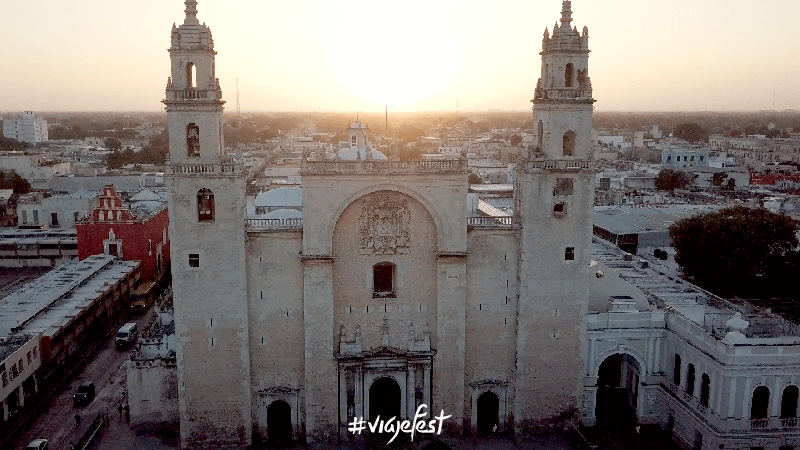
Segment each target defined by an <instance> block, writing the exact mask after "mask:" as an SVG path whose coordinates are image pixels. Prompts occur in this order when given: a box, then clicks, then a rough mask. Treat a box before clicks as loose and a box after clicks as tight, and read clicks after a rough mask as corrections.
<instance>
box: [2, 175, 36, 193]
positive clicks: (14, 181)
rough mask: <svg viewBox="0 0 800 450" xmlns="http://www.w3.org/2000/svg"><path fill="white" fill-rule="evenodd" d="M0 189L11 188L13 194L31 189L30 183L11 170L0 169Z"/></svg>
mask: <svg viewBox="0 0 800 450" xmlns="http://www.w3.org/2000/svg"><path fill="white" fill-rule="evenodd" d="M0 189H13V190H14V193H15V194H27V193H28V192H30V191H31V184H30V183H28V180H26V179H25V178H22V177H21V176H19V174H18V173H17V172H14V171H13V170H0Z"/></svg>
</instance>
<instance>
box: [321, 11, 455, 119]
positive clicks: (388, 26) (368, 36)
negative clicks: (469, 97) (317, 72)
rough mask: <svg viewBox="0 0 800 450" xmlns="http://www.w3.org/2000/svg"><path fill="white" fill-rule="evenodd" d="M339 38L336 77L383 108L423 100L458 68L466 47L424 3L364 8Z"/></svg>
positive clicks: (334, 56)
mask: <svg viewBox="0 0 800 450" xmlns="http://www.w3.org/2000/svg"><path fill="white" fill-rule="evenodd" d="M421 11H424V13H421ZM335 33H336V35H335V37H334V40H333V45H332V49H331V68H332V70H333V73H334V74H335V75H336V77H337V78H338V79H339V81H340V82H341V83H342V84H343V85H344V86H346V87H347V88H348V89H350V90H351V91H353V92H355V93H356V94H358V95H359V96H361V97H363V98H365V99H367V100H369V101H372V102H375V103H378V104H380V105H387V106H400V105H406V104H409V103H413V102H416V101H419V100H422V99H424V98H426V97H428V96H430V95H432V94H434V93H436V92H437V91H438V90H440V89H441V88H442V87H444V86H445V85H446V84H447V82H448V81H450V79H451V78H452V77H453V75H454V74H455V72H456V70H457V69H458V65H459V60H460V48H459V45H458V43H457V41H456V38H455V33H454V30H453V28H452V25H451V24H450V23H448V21H447V19H446V15H445V14H437V12H436V11H435V9H434V10H432V8H431V7H430V5H427V4H426V3H424V2H422V1H420V0H414V1H411V2H406V3H404V5H403V7H402V8H398V7H397V6H396V5H395V4H374V3H362V4H361V5H360V6H357V7H354V8H353V10H352V13H351V14H348V16H347V19H346V22H345V23H344V25H343V26H342V27H341V28H339V29H338V30H337V31H336V32H335Z"/></svg>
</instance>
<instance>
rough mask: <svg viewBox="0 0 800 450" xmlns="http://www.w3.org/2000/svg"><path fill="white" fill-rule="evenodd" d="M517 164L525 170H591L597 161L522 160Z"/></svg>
mask: <svg viewBox="0 0 800 450" xmlns="http://www.w3.org/2000/svg"><path fill="white" fill-rule="evenodd" d="M519 164H521V165H523V167H524V168H525V169H527V170H531V169H544V170H593V169H595V168H596V166H597V162H596V161H594V160H591V159H547V160H524V161H520V162H519Z"/></svg>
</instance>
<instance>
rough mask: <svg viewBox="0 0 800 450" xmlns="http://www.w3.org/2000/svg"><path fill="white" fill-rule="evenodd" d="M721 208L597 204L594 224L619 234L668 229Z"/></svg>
mask: <svg viewBox="0 0 800 450" xmlns="http://www.w3.org/2000/svg"><path fill="white" fill-rule="evenodd" d="M721 208H722V206H719V205H688V204H670V205H663V206H652V207H637V208H628V207H621V206H595V208H594V224H595V225H597V226H599V227H601V228H603V229H605V230H608V231H611V232H613V233H615V234H617V235H621V234H638V233H643V232H654V231H667V230H668V229H669V226H670V225H672V224H673V223H674V222H675V221H677V220H680V219H683V218H685V217H690V216H693V215H695V214H700V213H705V212H713V211H715V210H717V209H721Z"/></svg>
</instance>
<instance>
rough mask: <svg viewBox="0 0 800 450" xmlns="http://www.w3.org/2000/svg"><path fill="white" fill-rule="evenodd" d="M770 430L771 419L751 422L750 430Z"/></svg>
mask: <svg viewBox="0 0 800 450" xmlns="http://www.w3.org/2000/svg"><path fill="white" fill-rule="evenodd" d="M768 428H769V419H753V420H751V421H750V429H752V430H766V429H768Z"/></svg>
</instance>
